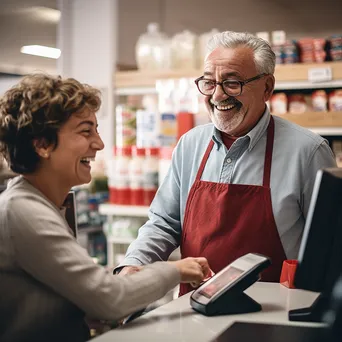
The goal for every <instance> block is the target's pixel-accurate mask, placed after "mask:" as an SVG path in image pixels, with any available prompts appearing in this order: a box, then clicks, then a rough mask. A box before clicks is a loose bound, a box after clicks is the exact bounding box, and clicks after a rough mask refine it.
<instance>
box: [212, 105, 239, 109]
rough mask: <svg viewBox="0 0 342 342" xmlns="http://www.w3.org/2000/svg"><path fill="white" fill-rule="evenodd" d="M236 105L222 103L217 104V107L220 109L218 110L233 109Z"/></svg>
mask: <svg viewBox="0 0 342 342" xmlns="http://www.w3.org/2000/svg"><path fill="white" fill-rule="evenodd" d="M234 107H235V105H227V106H220V105H217V106H216V108H217V109H218V110H230V109H232V108H234Z"/></svg>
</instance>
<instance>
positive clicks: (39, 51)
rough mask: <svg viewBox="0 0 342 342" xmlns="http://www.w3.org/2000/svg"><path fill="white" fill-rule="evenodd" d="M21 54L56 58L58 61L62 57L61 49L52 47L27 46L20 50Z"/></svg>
mask: <svg viewBox="0 0 342 342" xmlns="http://www.w3.org/2000/svg"><path fill="white" fill-rule="evenodd" d="M20 52H21V53H26V54H28V55H34V56H40V57H47V58H54V59H58V58H59V56H60V55H61V50H60V49H55V48H52V47H48V46H42V45H26V46H23V47H22V48H21V49H20Z"/></svg>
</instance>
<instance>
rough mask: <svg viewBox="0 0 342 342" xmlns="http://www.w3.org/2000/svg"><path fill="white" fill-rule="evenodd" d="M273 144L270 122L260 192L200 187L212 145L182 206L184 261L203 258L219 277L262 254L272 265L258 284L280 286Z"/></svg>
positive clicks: (183, 290)
mask: <svg viewBox="0 0 342 342" xmlns="http://www.w3.org/2000/svg"><path fill="white" fill-rule="evenodd" d="M273 140H274V120H273V117H272V116H271V118H270V122H269V125H268V128H267V143H266V152H265V162H264V176H263V185H262V186H260V185H244V184H226V183H214V182H207V181H202V180H201V177H202V174H203V170H204V167H205V165H206V163H207V160H208V158H209V154H210V152H211V150H212V148H213V146H214V142H213V141H212V140H211V141H210V143H209V145H208V148H207V150H206V152H205V155H204V157H203V160H202V162H201V165H200V167H199V170H198V173H197V176H196V180H195V182H194V184H193V186H192V188H191V190H190V192H189V196H188V200H187V203H186V209H185V217H184V224H183V231H182V242H181V254H182V258H186V257H199V256H201V257H206V258H207V259H208V262H209V265H210V267H211V269H212V270H213V271H214V272H215V273H217V272H219V271H220V270H221V269H223V268H224V267H225V266H227V265H228V264H230V263H231V262H233V261H234V260H235V259H237V258H239V257H240V256H242V255H244V254H246V253H261V254H264V255H266V256H268V257H270V258H271V261H272V265H271V266H270V267H269V268H268V269H267V270H265V271H264V272H263V273H262V274H261V280H262V281H272V282H279V278H280V272H281V268H282V263H283V261H284V260H285V259H286V255H285V252H284V248H283V246H282V243H281V241H280V237H279V234H278V230H277V226H276V223H275V220H274V216H273V211H272V202H271V189H270V176H271V164H272V151H273ZM192 290H193V288H192V287H191V286H190V285H189V284H181V287H180V295H183V294H185V293H187V292H189V291H192Z"/></svg>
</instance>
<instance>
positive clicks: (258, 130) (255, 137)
mask: <svg viewBox="0 0 342 342" xmlns="http://www.w3.org/2000/svg"><path fill="white" fill-rule="evenodd" d="M270 117H271V116H270V112H269V110H268V108H267V107H266V110H265V112H264V114H263V115H262V116H261V118H260V120H259V121H258V123H257V124H256V125H255V126H254V127H253V128H252V130H250V131H249V132H248V133H247V134H246V135H244V136H242V137H239V138H238V139H237V140H240V139H244V140H245V139H247V138H248V139H249V146H248V151H249V152H250V151H251V150H252V149H253V148H254V146H255V145H256V144H257V142H258V141H259V140H260V138H261V137H262V136H263V134H264V133H265V131H266V130H267V127H268V123H269V121H270ZM212 139H213V141H214V143H215V145H216V149H217V150H219V149H220V147H221V146H222V145H223V141H222V138H221V133H220V131H219V130H218V129H217V128H216V127H215V126H214V128H213V135H212Z"/></svg>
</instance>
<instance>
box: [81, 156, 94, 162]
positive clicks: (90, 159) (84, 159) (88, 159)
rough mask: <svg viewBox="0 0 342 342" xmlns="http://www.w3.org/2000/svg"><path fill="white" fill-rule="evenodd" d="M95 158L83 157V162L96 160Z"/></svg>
mask: <svg viewBox="0 0 342 342" xmlns="http://www.w3.org/2000/svg"><path fill="white" fill-rule="evenodd" d="M94 160H95V158H92V157H87V158H82V159H81V163H90V162H91V161H94Z"/></svg>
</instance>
